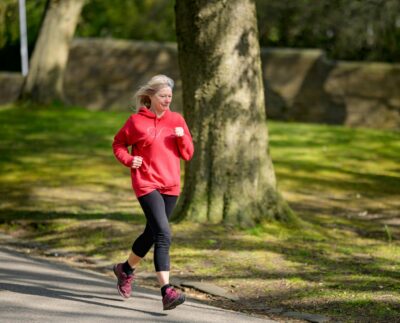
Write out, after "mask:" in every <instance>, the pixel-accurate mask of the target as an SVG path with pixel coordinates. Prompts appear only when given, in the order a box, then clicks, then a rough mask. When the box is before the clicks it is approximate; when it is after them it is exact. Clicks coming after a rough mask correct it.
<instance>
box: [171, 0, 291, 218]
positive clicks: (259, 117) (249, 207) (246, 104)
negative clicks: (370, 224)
mask: <svg viewBox="0 0 400 323" xmlns="http://www.w3.org/2000/svg"><path fill="white" fill-rule="evenodd" d="M175 12H176V31H177V40H178V50H179V56H178V57H179V65H180V71H181V77H182V86H183V102H184V114H185V117H186V119H187V121H188V124H189V126H190V129H191V132H192V134H193V139H194V143H195V154H194V157H193V160H192V161H191V162H190V163H189V164H188V165H187V167H186V169H185V186H184V191H183V193H182V195H181V198H180V201H179V204H178V207H177V209H176V212H175V214H174V218H175V219H178V220H180V219H182V218H188V219H191V220H196V221H200V222H212V223H218V222H227V223H239V224H243V225H252V224H254V223H255V222H259V221H261V220H262V219H269V220H271V219H279V220H285V221H292V220H294V219H295V216H294V215H293V213H292V212H291V210H290V208H289V207H288V206H287V204H286V203H285V202H284V201H283V199H282V198H281V197H280V195H279V194H278V192H277V190H276V180H275V172H274V169H273V166H272V162H271V158H270V155H269V150H268V131H267V127H266V121H265V120H266V116H265V107H264V93H263V82H262V72H261V59H260V47H259V43H258V31H257V20H256V12H255V4H254V1H251V0H225V1H222V0H221V1H209V0H194V1H186V0H177V1H176V6H175Z"/></svg>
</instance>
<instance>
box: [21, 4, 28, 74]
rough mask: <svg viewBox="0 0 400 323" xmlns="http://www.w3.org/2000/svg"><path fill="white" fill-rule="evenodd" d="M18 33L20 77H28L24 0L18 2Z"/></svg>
mask: <svg viewBox="0 0 400 323" xmlns="http://www.w3.org/2000/svg"><path fill="white" fill-rule="evenodd" d="M19 33H20V38H21V65H22V75H23V76H27V75H28V69H29V66H28V38H27V33H26V10H25V0H19Z"/></svg>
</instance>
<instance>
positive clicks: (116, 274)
mask: <svg viewBox="0 0 400 323" xmlns="http://www.w3.org/2000/svg"><path fill="white" fill-rule="evenodd" d="M116 268H117V267H116V266H114V267H113V271H114V275H115V277H117V279H118V282H117V290H118V294H120V295H121V296H122V297H123V298H129V297H131V295H129V296H125V295H124V294H123V293H122V291H121V289H120V287H119V278H118V273H117V270H116Z"/></svg>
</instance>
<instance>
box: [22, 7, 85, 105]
mask: <svg viewBox="0 0 400 323" xmlns="http://www.w3.org/2000/svg"><path fill="white" fill-rule="evenodd" d="M84 3H85V0H48V1H47V5H46V12H45V17H44V20H43V23H42V26H41V28H40V33H39V37H38V40H37V42H36V44H35V50H34V52H33V55H32V58H31V62H30V71H29V74H28V76H27V78H26V80H25V83H24V87H23V90H22V98H28V99H30V100H32V101H36V102H40V103H50V102H52V101H61V102H62V101H64V92H63V77H64V71H65V68H66V65H67V61H68V53H69V45H70V43H71V40H72V37H73V35H74V33H75V29H76V25H77V23H78V19H79V16H80V13H81V10H82V7H83V5H84Z"/></svg>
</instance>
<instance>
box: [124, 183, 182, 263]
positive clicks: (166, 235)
mask: <svg viewBox="0 0 400 323" xmlns="http://www.w3.org/2000/svg"><path fill="white" fill-rule="evenodd" d="M177 199H178V197H177V196H173V195H165V194H161V193H160V192H159V191H153V192H151V193H149V194H146V195H144V196H141V197H139V198H138V200H139V203H140V205H141V207H142V209H143V212H144V214H145V216H146V219H147V223H146V227H145V229H144V231H143V233H142V234H141V235H140V236H139V237H138V238H137V239H136V240H135V242H134V243H133V245H132V252H133V253H134V254H135V255H137V256H139V257H141V258H143V257H144V256H145V255H146V254H147V252H148V251H149V250H150V248H151V247H152V245H153V243H154V266H155V269H156V271H169V269H170V265H169V247H170V245H171V232H170V229H169V222H168V220H169V217H170V216H171V213H172V210H173V209H174V207H175V204H176V200H177Z"/></svg>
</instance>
